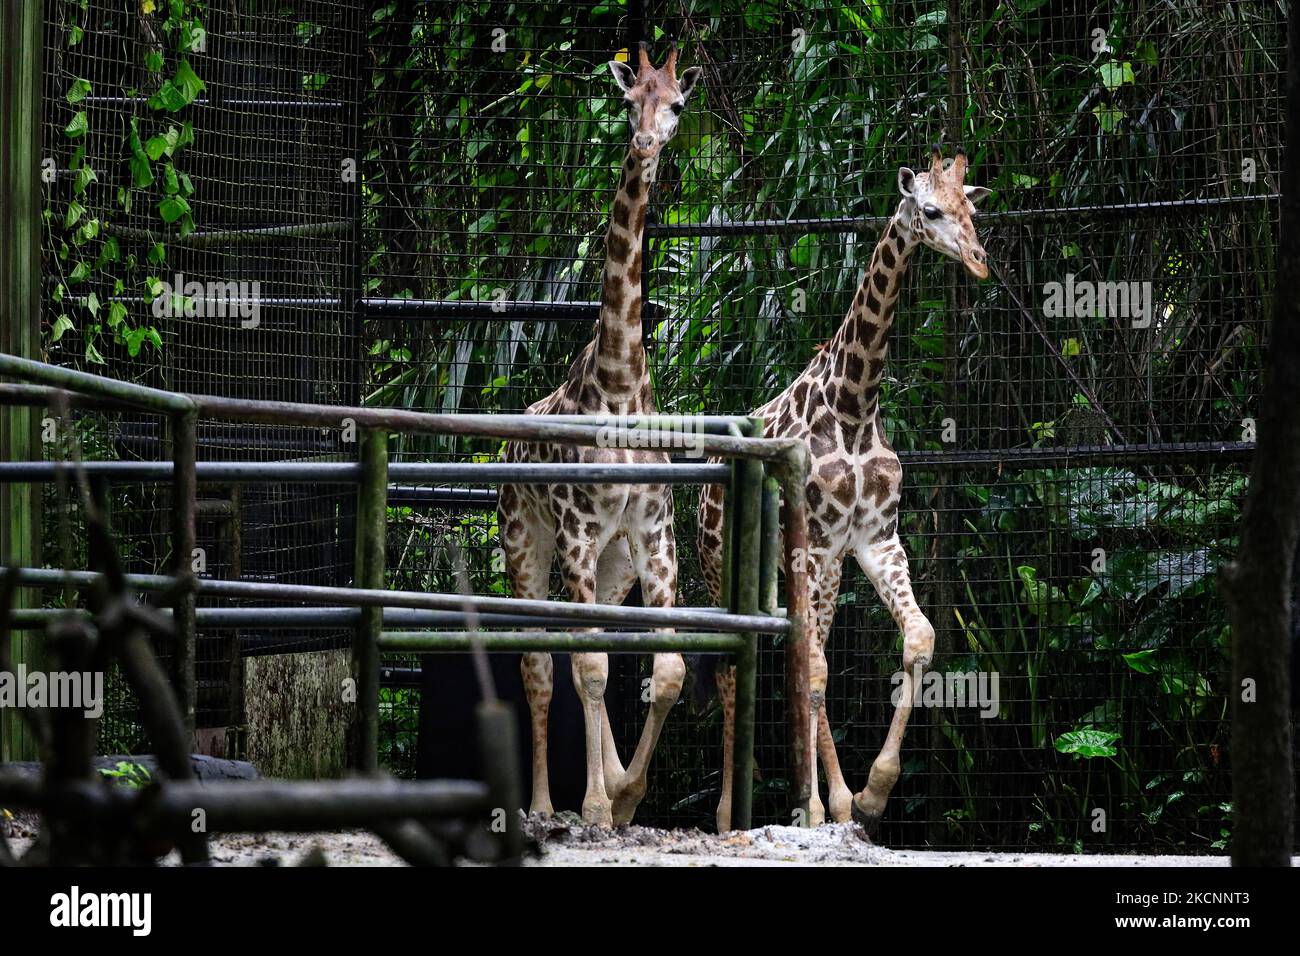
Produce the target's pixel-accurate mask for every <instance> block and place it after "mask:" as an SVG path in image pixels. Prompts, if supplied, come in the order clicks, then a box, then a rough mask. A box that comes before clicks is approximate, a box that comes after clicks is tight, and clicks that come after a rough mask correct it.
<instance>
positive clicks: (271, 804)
mask: <svg viewBox="0 0 1300 956" xmlns="http://www.w3.org/2000/svg"><path fill="white" fill-rule="evenodd" d="M488 796H489V791H488V787H487V786H486V785H485V784H483V783H479V782H478V781H473V780H413V781H396V780H389V779H385V778H382V777H378V778H376V777H370V778H363V779H351V780H329V781H315V780H311V781H307V780H292V781H290V780H259V781H257V782H256V783H255V784H251V785H250V784H249V783H248V782H247V781H227V780H210V781H206V782H204V783H199V782H198V781H194V780H167V781H165V782H163V783H162V784H161V786H159V787H157V788H156V789H152V790H150V791H148V792H145V791H140V790H128V789H125V788H115V787H105V786H103V785H102V784H101V783H99V781H85V782H77V783H71V784H67V785H63V786H58V787H48V786H43V785H42V784H41V781H40V780H38V779H36V778H33V777H30V776H27V775H20V774H15V773H13V772H12V771H9V772H6V771H4V770H3V769H2V768H0V802H4V803H5V804H7V805H8V806H11V807H23V808H25V809H32V810H48V809H50V808H52V807H58V808H60V809H61V810H63V811H64V812H65V813H72V812H78V813H81V814H84V815H88V816H95V817H100V818H110V819H112V818H116V819H120V820H123V821H130V823H131V826H132V828H133V830H135V831H137V832H138V831H143V832H146V833H159V834H172V833H177V832H188V831H189V830H190V828H191V826H192V823H193V816H194V808H195V807H202V808H203V810H204V816H205V820H204V823H205V827H206V830H207V832H209V833H238V832H247V831H254V830H285V831H291V832H309V831H312V830H327V829H352V828H359V827H366V826H368V825H369V824H372V823H375V822H377V821H381V820H409V819H429V818H433V817H451V816H461V817H463V816H477V815H480V814H483V813H486V812H487V810H488V809H489V803H488Z"/></svg>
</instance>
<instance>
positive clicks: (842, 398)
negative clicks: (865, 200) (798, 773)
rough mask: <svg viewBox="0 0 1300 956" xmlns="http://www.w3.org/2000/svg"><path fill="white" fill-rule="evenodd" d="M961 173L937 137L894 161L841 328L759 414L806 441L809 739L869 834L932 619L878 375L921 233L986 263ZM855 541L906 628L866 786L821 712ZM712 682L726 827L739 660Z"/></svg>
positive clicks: (933, 244) (713, 562)
mask: <svg viewBox="0 0 1300 956" xmlns="http://www.w3.org/2000/svg"><path fill="white" fill-rule="evenodd" d="M965 178H966V154H965V152H964V151H963V150H961V149H958V150H957V155H956V157H955V158H954V159H953V161H952V163H951V165H950V166H948V167H947V168H946V169H945V168H944V166H943V163H942V159H941V157H940V153H939V147H938V146H936V147H934V151H933V154H932V156H931V162H930V170H929V172H928V173H919V174H918V173H914V172H912V170H910V169H908V168H907V167H906V166H904V167H902V168H901V169H899V171H898V189H899V191H900V192H901V193H902V194H903V198H902V201H901V202H899V204H898V211H897V212H896V213H894V217H893V218H892V219H891V220H890V222H889V226H888V227H887V228H886V229H885V232H884V235H883V236H882V237H881V239H880V242H879V243H878V244H877V245H876V251H875V253H874V254H873V255H872V257H871V264H870V266H869V267H868V268H867V273H866V276H865V277H864V278H863V280H862V285H861V286H859V287H858V293H857V295H856V296H855V297H854V299H853V305H852V306H851V307H850V308H849V312H848V315H846V316H845V318H844V321H843V322H842V323H841V325H840V328H839V331H837V332H836V333H835V337H834V338H833V339H831V341H830V342H829V343H828V344H827V345H826V346H825V347H824V348H823V349H822V350H821V351H819V352H818V354H817V356H816V357H815V358H814V359H813V360H812V361H811V362H810V363H809V364H808V367H807V368H806V369H804V371H803V374H802V375H800V376H799V377H798V378H797V379H795V380H794V381H793V382H792V383H791V384H790V387H789V388H787V389H786V390H785V391H784V392H782V393H781V394H780V395H778V396H777V397H776V398H774V399H773V400H772V401H770V402H768V403H767V404H766V405H764V406H763V407H762V408H760V409H758V410H757V411H756V412H754V415H756V416H757V417H759V418H762V419H764V421H765V422H766V427H765V428H764V432H763V433H764V435H767V436H772V437H779V438H790V437H798V438H802V439H804V440H805V441H806V442H807V443H808V449H809V452H810V462H811V466H810V472H809V476H808V491H807V503H808V555H807V572H808V589H809V592H808V609H809V610H808V613H809V620H808V621H807V623H806V625H805V632H804V633H806V634H809V635H812V643H811V644H810V645H809V647H810V668H809V669H810V672H811V688H812V702H813V708H814V712H813V720H812V728H813V729H812V736H813V738H814V739H813V740H812V741H811V744H812V746H813V747H815V748H816V749H817V752H818V753H819V754H820V755H821V760H822V767H823V768H824V769H825V771H826V778H827V782H828V784H829V786H830V803H831V816H832V818H833V819H834V820H835V821H836V822H841V823H842V822H844V821H847V820H848V819H849V818H850V817H852V818H853V819H855V820H857V821H858V822H859V823H861V824H862V826H863V827H864V828H865V830H866V831H867V833H868V835H870V834H871V833H873V832H874V831H875V828H876V825H877V824H878V823H879V821H880V815H881V813H882V812H883V811H884V807H885V800H886V799H887V798H888V797H889V792H890V790H891V789H892V788H893V786H894V782H895V781H896V780H897V779H898V771H899V760H898V753H899V747H900V746H901V744H902V740H903V732H904V731H905V730H906V729H907V721H908V718H909V717H910V716H911V711H912V681H913V679H914V671H913V668H925V667H927V666H929V664H930V658H931V654H932V653H933V651H934V628H933V627H931V626H930V622H929V621H928V620H926V617H925V615H924V614H923V613H921V609H920V608H919V607H917V604H916V599H915V598H914V597H913V596H912V585H911V581H910V579H909V577H908V568H907V555H906V554H905V553H904V551H903V546H902V544H901V543H900V541H899V539H898V502H899V487H900V485H901V484H902V468H901V466H900V465H899V463H898V456H897V455H896V454H894V450H893V447H892V446H891V445H890V444H889V439H888V438H887V437H886V435H885V427H884V423H883V422H882V421H881V418H880V380H881V374H882V372H883V370H884V366H885V353H886V351H887V349H888V337H889V327H890V326H891V325H892V324H893V321H894V310H895V308H896V306H897V304H898V292H899V288H900V286H901V285H902V283H903V276H904V274H905V272H906V270H907V263H908V259H909V258H910V257H911V255H912V252H913V251H914V250H915V249H916V247H917V245H918V244H921V243H924V244H925V245H927V246H929V247H930V248H931V249H934V250H937V251H938V252H941V253H943V254H944V255H946V256H948V257H950V258H952V259H957V260H958V261H960V262H961V263H962V264H964V265H965V266H966V269H967V270H968V271H969V272H970V273H971V275H973V276H975V277H976V278H979V279H983V278H985V277H986V276H987V275H988V266H987V265H986V264H985V258H984V249H983V247H982V246H981V245H980V242H979V239H978V238H977V237H976V235H975V229H974V227H973V226H972V225H971V214H972V213H973V212H974V203H975V202H978V201H979V200H981V199H983V198H984V197H985V196H987V195H988V194H989V190H987V189H985V188H984V187H982V186H967V185H965ZM722 507H723V502H722V486H721V485H708V486H705V487H704V488H703V489H702V490H701V492H700V542H699V544H700V561H701V563H702V565H703V570H704V577H705V582H706V583H707V584H708V587H709V592H710V594H711V595H712V596H713V602H714V604H717V603H718V602H719V601H720V599H721V590H722V578H721V560H722V532H721V529H722ZM850 553H851V554H853V556H854V557H855V558H857V561H858V564H859V566H861V568H862V570H863V572H864V573H865V574H866V575H867V577H868V578H870V579H871V583H872V584H873V585H874V586H875V589H876V593H877V594H879V595H880V599H881V600H882V601H883V602H884V603H885V606H886V607H888V608H889V613H890V614H891V615H892V616H893V618H894V621H895V623H896V624H897V625H898V629H899V630H900V631H901V632H902V634H903V672H904V682H903V685H902V690H901V693H900V703H899V704H898V705H897V707H896V708H895V710H894V717H893V720H892V721H891V722H890V725H889V733H888V735H887V736H886V738H885V745H884V747H883V748H882V749H881V751H880V754H879V756H877V757H876V759H875V762H874V763H872V765H871V772H870V774H869V776H868V779H867V785H866V787H864V788H863V790H862V792H861V793H858V794H853V793H852V792H850V790H849V788H848V787H847V786H846V785H845V783H844V775H843V774H842V773H841V771H840V765H839V759H838V758H837V757H836V754H835V742H834V740H833V739H832V738H831V731H830V723H829V721H828V719H827V716H826V710H825V699H826V654H825V647H826V638H827V635H828V633H829V632H830V626H831V621H832V619H833V618H834V616H835V598H836V596H837V595H838V593H839V588H840V574H841V570H842V564H843V561H844V556H845V555H846V554H850ZM717 683H718V690H719V693H720V694H721V697H722V705H723V718H724V727H725V731H724V735H723V763H722V766H723V771H722V800H721V802H720V803H719V805H718V830H719V831H720V832H721V831H725V830H728V829H729V828H730V825H731V752H732V747H733V737H734V728H735V693H736V684H735V668H734V667H730V668H725V669H723V670H720V671H719V672H718V675H717ZM810 749H811V748H810ZM810 811H811V816H812V820H811V822H812V823H813V824H814V825H815V824H819V823H821V822H822V821H823V820H824V818H825V810H824V809H823V807H822V803H821V798H820V796H819V795H818V792H817V785H816V779H815V777H814V781H813V792H812V800H811V803H810Z"/></svg>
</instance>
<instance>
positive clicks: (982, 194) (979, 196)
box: [966, 186, 993, 203]
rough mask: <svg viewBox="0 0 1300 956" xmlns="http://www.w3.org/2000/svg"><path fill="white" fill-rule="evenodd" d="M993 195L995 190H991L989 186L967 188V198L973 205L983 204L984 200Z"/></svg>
mask: <svg viewBox="0 0 1300 956" xmlns="http://www.w3.org/2000/svg"><path fill="white" fill-rule="evenodd" d="M992 195H993V190H991V189H989V188H988V187H987V186H967V187H966V198H967V199H969V200H970V201H971V202H972V203H978V202H982V201H983V200H985V199H988V197H989V196H992Z"/></svg>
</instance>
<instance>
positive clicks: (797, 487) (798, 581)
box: [777, 444, 816, 826]
mask: <svg viewBox="0 0 1300 956" xmlns="http://www.w3.org/2000/svg"><path fill="white" fill-rule="evenodd" d="M777 478H778V480H779V481H780V483H781V491H782V493H783V494H784V496H785V504H784V506H783V508H782V522H781V525H782V529H783V537H782V544H783V548H784V552H785V553H784V554H783V555H782V560H783V561H784V562H785V589H786V601H785V608H786V619H787V621H788V622H789V624H790V631H789V636H788V637H787V638H786V645H785V698H786V733H787V739H788V742H789V750H790V797H791V805H792V806H791V809H792V811H793V813H794V818H795V820H796V821H797V822H798V823H799V825H801V826H808V825H810V824H811V822H812V821H811V820H810V819H809V803H810V801H811V800H812V788H813V781H814V780H815V779H816V777H815V771H814V767H813V759H814V756H813V749H812V699H811V693H810V688H809V673H810V671H809V663H808V635H807V634H806V633H805V627H804V625H805V622H806V620H807V613H808V567H807V560H808V511H807V501H806V500H805V498H806V495H807V483H808V448H807V446H805V445H802V444H801V445H798V446H796V447H795V448H793V449H791V451H790V453H789V454H788V455H786V457H785V460H784V461H782V462H781V465H780V468H779V470H778V473H777Z"/></svg>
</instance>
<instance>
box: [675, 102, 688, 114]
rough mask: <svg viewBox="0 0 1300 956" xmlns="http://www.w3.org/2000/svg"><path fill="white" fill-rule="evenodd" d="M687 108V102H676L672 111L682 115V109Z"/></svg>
mask: <svg viewBox="0 0 1300 956" xmlns="http://www.w3.org/2000/svg"><path fill="white" fill-rule="evenodd" d="M685 108H686V104H685V103H674V104H673V105H672V111H673V113H674V114H675V115H677V116H681V115H682V110H684V109H685Z"/></svg>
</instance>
